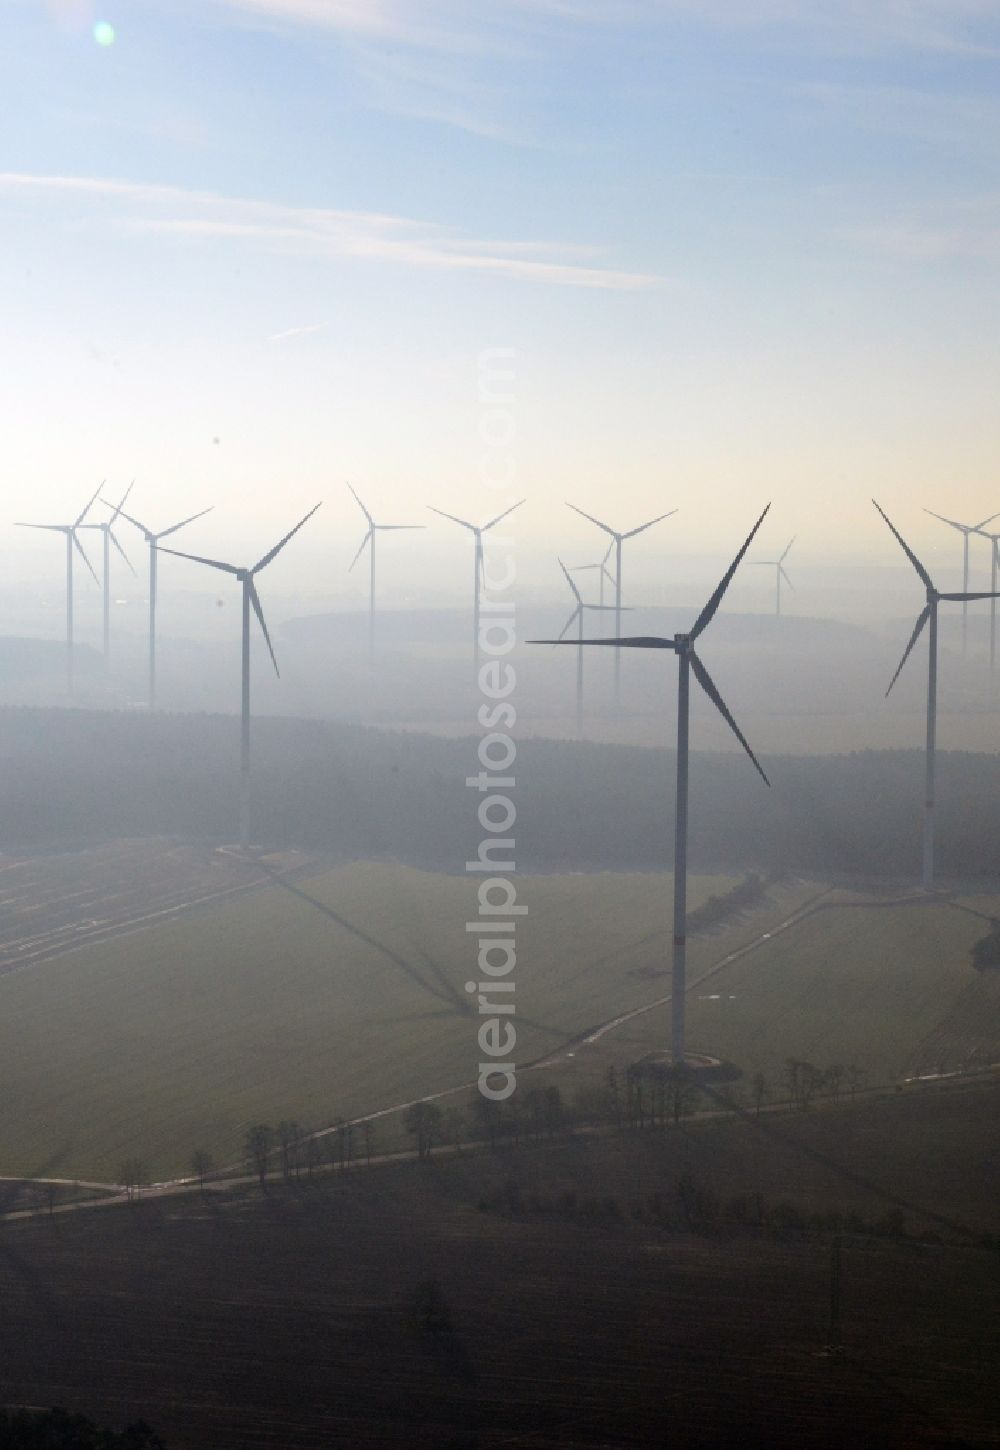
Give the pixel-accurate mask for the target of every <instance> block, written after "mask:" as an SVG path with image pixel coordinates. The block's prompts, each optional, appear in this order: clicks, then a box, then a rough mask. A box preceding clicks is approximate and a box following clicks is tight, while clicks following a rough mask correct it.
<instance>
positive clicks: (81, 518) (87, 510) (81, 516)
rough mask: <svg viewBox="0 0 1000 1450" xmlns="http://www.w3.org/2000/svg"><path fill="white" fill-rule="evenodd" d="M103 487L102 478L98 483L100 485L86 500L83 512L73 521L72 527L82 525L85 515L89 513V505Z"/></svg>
mask: <svg viewBox="0 0 1000 1450" xmlns="http://www.w3.org/2000/svg"><path fill="white" fill-rule="evenodd" d="M103 487H104V479H103V478H102V479H101V481H100V483H99V484H98V485H97V487H96V488H95V489H94V492H93V493H92V494H91V495H90V498H89V499H88V500H87V502H86V504H85V506H84V509H83V512H82V513H81V514H80V516H79V518H77V519H76V520H74V525H75V524H82V523H83V521H84V519H85V518H86V517H87V514H88V513H89V512H90V505H91V504H92V503H93V502H94V499H95V498H96V497H97V495H98V494H99V493H100V491H101V489H102V488H103Z"/></svg>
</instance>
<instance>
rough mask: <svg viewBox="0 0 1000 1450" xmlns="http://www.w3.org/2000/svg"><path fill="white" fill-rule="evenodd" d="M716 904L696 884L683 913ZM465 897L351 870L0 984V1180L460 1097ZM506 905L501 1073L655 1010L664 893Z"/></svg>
mask: <svg viewBox="0 0 1000 1450" xmlns="http://www.w3.org/2000/svg"><path fill="white" fill-rule="evenodd" d="M733 884H734V883H733V881H732V879H731V878H724V877H702V878H698V879H697V880H695V881H694V882H693V883H692V886H693V891H692V900H693V902H694V903H697V902H698V901H700V900H703V899H704V898H705V897H706V896H708V895H710V894H712V893H713V892H715V893H718V892H722V891H725V890H726V889H727V888H729V887H730V886H731V885H733ZM475 892H476V882H475V880H474V879H472V878H466V877H458V876H454V877H453V876H444V875H435V874H430V873H426V872H421V871H417V870H413V869H411V868H408V867H402V866H394V865H384V864H377V863H357V864H353V865H348V866H344V867H340V868H338V869H336V870H333V871H330V872H328V873H327V874H325V875H323V876H321V877H319V878H318V879H315V880H312V881H307V882H300V883H297V884H296V885H295V887H294V888H288V887H283V886H278V885H275V886H273V887H268V888H266V889H264V890H261V891H259V892H257V893H254V894H253V895H250V896H245V897H241V898H238V899H234V900H232V901H230V902H228V903H225V904H220V905H218V906H215V907H213V908H211V909H204V910H202V911H200V912H199V913H198V914H197V915H193V916H190V917H187V918H185V919H181V920H176V921H173V922H170V923H166V924H163V925H159V926H156V927H153V928H150V929H147V930H142V931H137V932H134V933H132V934H130V935H127V936H123V937H119V938H117V939H114V940H112V941H110V942H107V943H105V944H103V945H102V946H99V947H97V946H95V947H91V948H84V949H81V950H80V951H77V952H74V953H73V954H71V955H69V956H66V957H62V958H60V959H58V960H54V961H50V962H47V963H43V964H39V965H36V966H33V967H32V968H30V969H29V970H26V971H24V972H21V973H19V974H16V975H12V976H7V977H2V978H0V1102H2V1103H3V1112H2V1118H0V1172H3V1173H35V1174H37V1173H40V1172H43V1171H44V1172H47V1173H49V1174H58V1175H60V1176H87V1177H95V1178H112V1179H113V1178H114V1177H115V1175H116V1174H117V1172H118V1169H119V1166H120V1164H121V1163H122V1161H123V1159H124V1158H126V1157H129V1156H132V1155H137V1156H140V1157H141V1158H142V1159H143V1160H144V1161H145V1163H146V1164H147V1165H148V1167H149V1169H150V1171H151V1172H152V1173H153V1174H154V1176H157V1177H159V1176H162V1175H166V1174H168V1173H174V1172H186V1171H187V1166H188V1161H189V1158H190V1155H191V1152H192V1151H193V1150H194V1149H195V1148H198V1147H205V1148H207V1149H209V1150H210V1151H211V1152H212V1153H213V1154H214V1155H215V1156H216V1157H217V1159H218V1160H219V1161H220V1162H230V1161H232V1160H233V1158H234V1157H235V1156H237V1154H238V1152H239V1151H240V1148H241V1144H242V1138H243V1133H244V1130H245V1128H246V1126H247V1125H248V1124H249V1123H250V1122H254V1121H258V1120H262V1121H265V1122H269V1123H272V1124H273V1123H277V1122H278V1121H279V1120H280V1119H282V1118H295V1119H296V1120H297V1121H298V1122H299V1123H301V1124H303V1125H304V1126H308V1127H311V1128H316V1127H322V1126H326V1125H327V1124H329V1123H330V1122H332V1121H333V1120H334V1119H335V1118H337V1117H338V1116H343V1117H347V1116H354V1115H357V1114H361V1113H365V1112H371V1111H373V1110H375V1109H379V1108H382V1107H387V1106H391V1105H393V1104H395V1103H397V1102H400V1101H404V1100H406V1099H408V1098H412V1097H414V1096H419V1095H421V1094H423V1093H430V1092H434V1091H436V1090H441V1089H445V1088H450V1087H456V1086H458V1085H460V1084H462V1083H465V1082H468V1081H470V1080H471V1079H473V1078H474V1077H475V1075H476V1072H477V1064H478V1060H479V1055H480V1054H479V1049H478V1044H477V1041H476V1032H477V1027H478V1018H477V1017H476V1016H474V1015H471V1013H470V998H469V997H468V995H467V994H466V992H465V990H464V987H465V983H466V981H467V980H469V978H470V977H472V976H473V975H474V973H475V948H474V938H473V937H472V936H470V935H468V934H467V933H466V932H465V929H464V925H465V922H466V921H467V920H468V919H469V918H470V917H471V916H474V915H475V909H476V908H475ZM795 894H796V893H795V892H794V891H792V892H791V893H789V892H786V893H784V894H783V896H782V897H781V899H780V900H779V899H776V900H775V902H774V903H772V905H771V907H770V908H769V909H768V910H769V911H770V913H771V914H772V915H777V914H778V912H779V911H780V910H781V909H782V907H783V904H784V902H785V901H787V900H789V899H792V898H793V897H794V896H795ZM519 895H520V899H521V900H522V901H523V902H524V903H526V904H527V906H528V913H527V915H526V916H525V917H524V918H523V919H522V922H521V925H520V926H519V931H518V949H519V958H518V967H517V984H518V989H517V992H518V995H517V1000H518V1014H517V1022H518V1044H517V1052H516V1057H517V1060H518V1061H519V1062H525V1061H528V1060H530V1059H531V1058H533V1057H537V1056H539V1055H540V1054H543V1053H545V1052H546V1051H550V1050H552V1049H554V1048H556V1047H558V1046H559V1045H560V1044H562V1043H563V1042H564V1041H565V1040H566V1039H567V1038H568V1037H570V1036H572V1035H573V1034H574V1033H576V1032H579V1031H581V1030H583V1029H585V1028H586V1027H588V1026H590V1025H592V1024H594V1023H597V1022H600V1021H602V1020H604V1019H606V1018H607V1017H609V1016H611V1015H613V1014H614V1013H615V1012H618V1011H621V1010H624V1009H626V1008H628V1007H632V1006H636V1005H639V1004H641V1003H643V1002H646V1001H648V1000H650V998H651V997H654V996H656V995H657V994H658V993H659V992H662V991H663V990H664V988H663V986H662V983H661V981H660V980H659V979H657V978H655V977H654V978H652V979H650V977H649V976H648V975H643V973H646V974H648V973H649V972H651V971H655V970H656V969H657V968H663V966H664V964H665V959H666V952H667V940H668V937H667V924H668V915H669V899H670V880H669V878H664V877H662V876H657V875H641V874H629V875H589V876H584V875H570V876H539V877H532V878H523V879H522V880H521V881H520V882H519ZM767 916H768V911H764V912H762V913H758V914H757V915H756V916H755V917H754V926H753V928H751V927H750V926H749V925H748V924H747V923H742V924H740V925H739V926H737V928H736V930H735V935H737V936H738V935H739V933H740V932H742V933H743V934H744V935H746V934H748V933H749V932H751V930H759V929H760V927H759V924H758V923H760V922H761V921H764V920H766V919H767ZM623 922H626V923H628V926H627V930H626V932H624V933H623V931H622V927H621V924H622V923H623ZM710 940H711V942H712V945H711V947H709V950H710V951H712V952H714V951H715V950H716V947H715V943H716V942H717V941H718V940H721V938H711V939H710ZM699 950H701V948H699ZM636 973H638V975H636Z"/></svg>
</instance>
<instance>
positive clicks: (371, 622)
mask: <svg viewBox="0 0 1000 1450" xmlns="http://www.w3.org/2000/svg"><path fill="white" fill-rule="evenodd" d="M347 487H348V488H350V489H351V492H352V493H353V494H354V497H355V499H357V503H358V507H359V508H360V509H361V512H362V513H363V514H364V516H365V518H366V519H367V520H368V532H367V533H366V534H365V536H364V538H363V539H362V540H361V547H360V548H359V549H358V552H357V553H356V554H355V556H354V558H353V559H352V560H351V562H350V564H349V566H348V569H347V572H348V574H349V573H350V572H351V570H352V569H353V568H354V566H355V564H356V563H357V562H358V560H359V559H360V558H361V555H362V554H363V553H364V551H365V546H366V545H369V546H370V547H369V554H368V564H369V584H368V589H369V595H368V653H369V655H374V653H375V535H376V534H381V533H395V532H396V531H398V530H399V529H422V528H424V525H423V524H377V523H376V522H375V520H374V519H373V518H372V516H371V514H370V513H369V512H368V510H367V509H366V508H365V506H364V504H363V503H362V502H361V500H360V499H359V498H358V495H357V494H356V493H354V489H353V488H351V485H350V484H348V485H347Z"/></svg>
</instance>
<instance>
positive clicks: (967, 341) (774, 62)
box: [0, 0, 1000, 584]
mask: <svg viewBox="0 0 1000 1450" xmlns="http://www.w3.org/2000/svg"><path fill="white" fill-rule="evenodd" d="M3 8H4V20H5V25H4V33H3V42H2V52H0V87H2V94H3V96H4V101H3V105H2V113H0V137H2V148H0V173H2V175H0V213H2V236H0V287H2V293H3V298H4V325H3V332H2V342H0V367H2V381H3V392H2V396H3V402H4V406H3V437H4V452H5V477H6V479H7V482H6V485H5V490H4V493H5V497H6V498H7V499H8V501H9V509H8V510H7V511H6V512H8V516H9V518H15V517H20V516H23V515H27V516H28V517H41V518H45V517H51V518H54V519H59V518H62V517H64V516H66V515H67V514H68V513H69V512H75V511H76V508H77V507H78V506H79V505H78V500H81V495H85V494H86V492H87V490H88V486H90V487H92V486H93V484H94V483H96V481H97V480H98V479H99V478H100V477H101V476H102V475H107V476H108V477H109V479H110V480H112V484H111V486H112V487H117V486H118V485H119V484H121V485H123V484H124V483H125V482H127V480H128V479H129V478H131V477H132V476H133V475H134V476H136V477H137V478H138V480H139V483H138V484H137V486H136V494H135V507H136V509H137V510H139V509H140V504H141V511H142V512H143V513H144V514H147V515H149V516H150V521H151V522H152V523H153V524H154V525H158V524H159V523H160V522H161V521H162V522H168V521H170V520H171V519H173V518H174V517H175V516H177V517H179V516H180V515H182V514H183V513H185V512H189V511H192V510H193V509H194V508H197V507H199V506H201V505H202V504H203V503H205V502H212V503H214V504H215V505H216V512H215V513H214V514H213V515H212V516H211V517H210V519H209V520H208V521H207V522H206V524H205V525H204V526H202V525H199V526H198V527H199V528H200V529H203V530H204V532H201V533H199V534H198V536H197V544H198V545H199V546H200V547H203V548H205V549H209V548H211V549H212V550H215V551H219V550H222V549H224V548H225V549H228V550H229V551H230V552H231V553H232V552H235V553H240V552H244V551H245V552H247V553H249V554H251V555H252V554H255V553H256V552H258V545H259V546H260V549H259V551H260V552H262V551H263V549H264V548H266V547H267V545H268V544H269V543H270V542H271V538H272V535H274V534H276V533H278V532H282V531H283V530H284V528H285V527H287V524H288V523H289V522H290V521H291V520H292V519H293V518H294V517H295V516H296V514H297V513H298V512H303V511H304V510H305V509H306V508H307V507H309V506H310V505H311V504H312V503H313V502H314V501H315V499H317V498H320V497H323V498H325V499H326V506H325V508H324V509H323V510H322V512H321V514H320V515H318V516H317V520H316V521H315V528H314V531H313V536H312V540H311V543H310V546H309V557H310V558H311V559H312V560H313V561H315V559H316V557H318V555H319V554H320V553H322V552H323V551H324V550H325V551H328V554H329V558H330V560H331V568H332V569H334V570H335V571H339V570H341V569H342V568H343V567H344V566H345V565H346V562H347V561H348V560H349V559H350V556H351V554H352V553H353V550H354V548H355V547H356V545H357V542H358V541H359V538H360V533H359V528H358V522H359V519H358V514H357V509H356V506H355V505H354V504H353V502H352V501H351V500H350V498H349V496H348V495H347V492H346V489H345V488H344V481H345V480H347V479H350V480H352V481H353V482H354V483H355V485H356V486H357V487H358V488H359V490H360V491H361V492H362V493H363V494H365V495H367V496H369V497H370V498H371V500H372V501H373V503H377V504H378V506H379V512H380V513H381V516H382V517H384V518H387V519H389V520H390V521H398V522H409V521H418V522H422V521H424V518H425V517H426V515H424V514H423V512H422V506H423V504H424V502H434V503H438V504H440V506H442V507H444V508H446V509H450V510H454V511H455V512H458V513H470V514H478V515H486V514H488V513H489V512H490V511H491V502H492V501H491V499H489V498H488V497H486V496H485V494H484V491H483V490H482V488H481V487H480V486H479V484H478V483H477V478H478V474H479V466H480V454H481V449H480V445H479V443H478V442H477V426H478V422H479V408H478V404H477V392H476V390H477V373H476V358H477V355H478V354H479V352H480V351H481V349H483V348H485V347H489V346H511V347H513V348H515V349H516V353H517V359H518V382H517V389H516V392H517V401H516V417H517V428H518V432H517V439H516V443H515V447H514V453H515V455H516V462H517V468H518V474H519V483H518V490H519V492H523V493H525V494H527V495H529V496H530V497H531V499H532V507H531V510H530V514H529V511H528V509H525V510H524V511H523V515H522V516H523V519H524V524H523V531H522V532H523V536H524V537H525V538H526V540H527V539H529V538H530V541H531V543H532V544H533V545H537V546H538V547H540V548H550V547H551V548H556V547H558V548H565V549H576V550H578V551H579V550H586V548H587V547H589V542H590V539H591V531H590V530H589V528H588V526H587V525H586V524H585V523H584V521H583V520H576V519H574V517H573V515H571V514H570V513H569V511H568V510H566V509H565V508H564V507H563V504H562V500H563V499H564V498H573V499H575V500H576V501H578V502H579V503H580V504H581V505H582V506H583V507H584V508H587V509H589V510H592V511H594V512H597V513H602V512H603V513H606V514H613V515H614V517H615V518H617V519H620V520H621V521H622V524H623V526H624V527H629V526H630V525H631V524H632V523H636V522H638V521H640V520H641V519H642V518H644V517H648V516H649V515H651V514H653V513H658V512H661V511H662V510H663V509H666V508H671V507H678V508H679V509H681V510H682V513H681V514H680V515H679V516H678V519H677V521H676V528H677V530H678V532H677V534H676V536H675V537H674V538H673V539H672V541H671V542H672V543H675V544H677V545H678V546H679V544H680V541H681V540H683V547H684V548H690V549H692V550H693V551H699V550H706V549H713V548H714V547H720V548H721V550H722V552H727V551H728V549H729V544H730V542H731V541H734V542H738V539H739V536H740V535H741V534H742V533H743V532H745V529H746V527H748V526H749V523H750V522H751V521H752V519H753V517H755V515H756V513H757V512H759V509H760V506H761V505H762V503H763V502H764V501H765V500H766V499H767V498H768V497H770V498H772V499H773V500H774V505H775V507H774V510H773V513H774V519H775V522H774V528H773V531H772V536H773V539H774V541H775V542H777V541H778V539H779V536H780V539H781V541H782V542H783V541H784V540H785V539H786V538H787V536H788V535H790V534H791V533H793V532H797V533H798V534H799V535H800V538H801V540H802V542H801V545H800V546H799V547H800V548H801V549H802V550H804V551H806V552H807V553H808V551H810V550H812V551H813V552H814V553H816V552H819V551H821V550H823V549H826V548H830V549H831V550H833V551H834V552H835V553H836V552H840V551H847V550H850V549H853V548H857V549H858V550H859V551H861V552H867V553H869V554H870V555H871V557H872V558H873V559H876V558H879V559H884V560H885V562H895V555H894V553H893V550H894V547H895V546H894V545H893V543H892V540H891V539H889V538H888V536H887V535H886V534H885V531H884V528H883V526H882V525H881V524H880V523H879V522H878V520H877V519H876V518H875V516H874V511H873V510H872V509H871V506H870V504H869V503H868V498H869V495H870V494H871V493H872V492H875V493H876V494H877V495H878V496H879V497H880V499H882V500H883V501H884V502H885V504H886V506H887V507H888V508H889V509H890V510H891V511H893V512H894V513H895V514H897V515H898V518H899V522H900V525H901V526H902V527H904V528H905V529H906V530H907V531H908V532H909V533H910V534H911V535H912V537H913V539H914V542H915V543H917V544H920V543H921V542H922V541H926V542H927V545H928V547H931V546H932V545H934V544H937V543H942V542H945V543H946V542H948V541H942V540H940V538H939V532H940V531H941V526H940V525H937V524H935V523H934V522H933V521H932V520H929V519H927V518H926V516H924V515H922V514H921V513H920V506H921V505H923V504H929V505H931V506H932V507H937V508H940V509H942V511H944V512H946V513H947V512H954V513H955V514H957V515H959V516H963V517H965V516H971V515H985V514H987V513H989V512H990V511H991V510H992V509H993V508H1000V468H998V466H997V464H998V447H997V397H998V383H1000V378H998V368H997V361H996V337H997V335H998V331H1000V327H998V323H1000V317H998V312H1000V307H998V295H1000V294H998V288H997V280H998V279H997V272H998V265H997V264H998V259H1000V187H998V183H997V161H998V157H1000V99H998V96H1000V89H998V85H997V69H998V61H1000V5H998V4H997V3H993V0H895V3H892V0H634V3H632V0H617V3H612V0H607V3H603V0H494V3H476V0H427V3H424V0H101V3H100V4H99V5H92V4H91V3H89V0H4V7H3ZM101 22H103V23H104V24H103V25H102V24H101ZM95 27H96V29H95ZM110 27H113V39H112V31H111V29H110ZM101 41H103V42H105V43H103V44H102V43H101ZM108 41H111V43H107V42H108ZM674 526H675V525H674V521H672V524H671V527H674ZM441 527H442V528H445V527H446V526H444V525H442V526H441ZM720 536H721V544H719V540H720ZM439 537H440V540H441V544H442V547H444V546H445V545H446V544H447V542H448V538H447V535H446V534H442V535H440V536H439ZM189 542H190V543H191V546H193V545H194V535H192V536H191V540H190V541H189ZM29 543H30V545H31V547H35V548H37V547H38V546H39V543H40V539H39V537H38V536H35V537H34V538H31V539H28V538H26V537H25V535H24V534H21V533H20V532H19V531H15V530H12V529H11V530H7V529H6V528H5V530H4V535H3V539H2V549H3V552H4V554H5V555H8V556H9V554H10V551H12V550H13V549H15V548H22V547H25V546H26V545H28V544H29ZM456 547H457V545H456ZM771 547H773V545H772V546H771ZM464 562H465V561H464V560H461V561H460V562H459V564H458V565H457V569H458V570H461V569H462V568H463V567H464ZM292 567H293V566H292V565H289V566H288V568H289V569H291V568H292ZM463 577H464V576H463V575H462V574H461V573H458V574H457V578H456V583H457V584H460V583H461V582H462V579H463Z"/></svg>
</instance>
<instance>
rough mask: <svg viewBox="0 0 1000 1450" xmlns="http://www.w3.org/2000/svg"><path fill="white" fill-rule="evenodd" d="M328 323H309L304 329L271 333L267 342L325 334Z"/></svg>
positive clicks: (293, 328)
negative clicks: (316, 333) (319, 333)
mask: <svg viewBox="0 0 1000 1450" xmlns="http://www.w3.org/2000/svg"><path fill="white" fill-rule="evenodd" d="M329 325H330V324H329V323H328V322H310V323H308V324H307V326H305V327H286V328H285V330H284V332H272V333H271V336H270V337H269V338H268V339H267V340H268V342H288V341H289V340H290V339H291V338H293V337H309V336H310V335H311V334H312V333H314V332H325V331H326V329H327V328H328V327H329Z"/></svg>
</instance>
